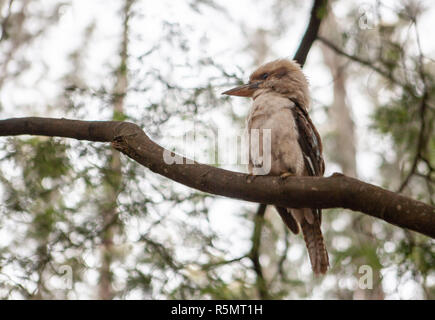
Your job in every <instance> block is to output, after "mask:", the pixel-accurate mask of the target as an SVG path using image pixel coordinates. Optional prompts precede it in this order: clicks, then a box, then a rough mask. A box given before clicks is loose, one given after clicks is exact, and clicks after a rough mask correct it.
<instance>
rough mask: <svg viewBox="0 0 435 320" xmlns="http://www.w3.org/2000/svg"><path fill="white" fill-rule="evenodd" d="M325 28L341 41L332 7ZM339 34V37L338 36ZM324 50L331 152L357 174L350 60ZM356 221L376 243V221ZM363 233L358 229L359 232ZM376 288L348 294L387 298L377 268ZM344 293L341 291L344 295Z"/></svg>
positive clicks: (343, 166) (345, 169)
mask: <svg viewBox="0 0 435 320" xmlns="http://www.w3.org/2000/svg"><path fill="white" fill-rule="evenodd" d="M322 28H323V30H322V32H323V33H324V34H328V39H332V40H333V41H334V42H335V43H340V35H341V32H340V27H339V25H338V23H337V18H336V16H335V15H334V12H333V10H331V9H330V10H328V16H327V18H326V19H325V21H324V24H323V25H322ZM334 36H335V39H334ZM320 47H321V50H322V54H323V58H324V61H325V65H326V66H327V67H328V69H329V70H330V72H331V75H332V78H333V94H334V98H333V103H332V105H331V106H330V108H329V121H330V123H331V127H332V128H331V130H332V131H333V141H332V143H331V145H332V146H333V148H331V154H330V155H329V156H330V157H331V158H332V160H333V161H334V162H335V163H337V164H338V165H340V167H341V169H342V171H343V173H344V174H345V175H348V176H352V177H355V178H357V177H358V174H357V167H356V152H357V151H356V150H357V148H356V144H357V141H356V138H355V124H354V122H353V119H352V108H351V106H350V105H349V100H348V99H347V90H346V83H347V80H348V76H349V74H348V70H347V68H346V67H347V60H346V59H345V58H344V57H342V56H339V55H337V54H335V53H334V52H332V51H331V50H329V48H327V47H326V46H325V45H323V44H322V45H321V46H320ZM352 220H353V223H352V225H355V223H358V227H359V228H361V229H362V231H363V234H364V236H363V237H365V239H364V241H366V242H368V243H371V245H373V246H376V245H377V243H376V240H375V239H376V238H375V237H374V236H373V233H372V223H369V222H367V220H366V219H364V217H358V216H355V215H352ZM360 234H361V233H358V236H359V235H360ZM373 284H374V286H373V289H372V290H369V289H360V288H357V289H356V290H355V292H354V293H353V296H351V297H348V298H354V299H362V300H383V299H384V293H383V290H382V285H381V275H380V270H377V269H376V270H373ZM342 294H343V293H339V295H342Z"/></svg>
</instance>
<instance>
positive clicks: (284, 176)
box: [279, 172, 295, 180]
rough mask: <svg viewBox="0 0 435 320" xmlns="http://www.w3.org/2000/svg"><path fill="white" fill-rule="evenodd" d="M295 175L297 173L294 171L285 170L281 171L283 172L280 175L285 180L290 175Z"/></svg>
mask: <svg viewBox="0 0 435 320" xmlns="http://www.w3.org/2000/svg"><path fill="white" fill-rule="evenodd" d="M294 176H295V174H294V173H292V172H284V173H281V174H280V175H279V178H280V179H281V180H285V179H287V178H288V177H294Z"/></svg>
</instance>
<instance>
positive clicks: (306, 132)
mask: <svg viewBox="0 0 435 320" xmlns="http://www.w3.org/2000/svg"><path fill="white" fill-rule="evenodd" d="M292 101H293V100H292ZM293 102H294V104H295V106H296V107H295V108H292V112H293V117H294V118H295V122H296V126H297V129H298V133H299V138H298V142H299V146H300V147H301V150H302V153H303V155H304V160H305V167H306V168H307V171H308V173H309V175H310V176H323V173H324V172H325V162H324V161H323V157H322V141H321V140H320V136H319V133H318V132H317V130H316V127H315V126H314V125H313V122H312V121H311V119H310V116H309V115H308V112H307V111H306V110H305V109H304V108H302V107H301V106H300V105H299V103H297V102H296V101H293Z"/></svg>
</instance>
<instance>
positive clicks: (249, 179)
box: [246, 173, 257, 183]
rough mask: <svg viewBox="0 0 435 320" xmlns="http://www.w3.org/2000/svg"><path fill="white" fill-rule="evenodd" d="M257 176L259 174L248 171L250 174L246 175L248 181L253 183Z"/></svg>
mask: <svg viewBox="0 0 435 320" xmlns="http://www.w3.org/2000/svg"><path fill="white" fill-rule="evenodd" d="M256 177H257V176H256V175H255V174H252V173H248V175H247V176H246V183H251V182H252V181H254V180H255V178H256Z"/></svg>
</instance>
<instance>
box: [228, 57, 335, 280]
mask: <svg viewBox="0 0 435 320" xmlns="http://www.w3.org/2000/svg"><path fill="white" fill-rule="evenodd" d="M222 94H225V95H232V96H240V97H249V98H252V99H253V102H252V106H251V109H250V112H249V114H248V116H247V119H246V122H247V134H248V144H250V146H248V150H250V151H249V164H248V171H249V174H250V175H254V177H255V175H258V173H257V174H254V173H255V171H256V169H257V168H260V167H261V168H269V170H268V172H263V173H260V174H267V175H270V176H279V177H280V178H281V179H286V178H287V177H289V176H323V174H324V172H325V162H324V160H323V156H322V142H321V138H320V135H319V133H318V132H317V130H316V127H315V126H314V124H313V122H312V121H311V118H310V116H309V114H308V110H309V108H310V94H309V85H308V81H307V78H306V77H305V75H304V73H303V72H302V69H301V67H300V65H299V64H298V63H297V62H296V61H292V60H289V59H277V60H274V61H271V62H268V63H265V64H263V65H262V66H260V67H259V68H258V69H257V70H255V71H254V72H253V73H252V74H251V75H250V77H249V82H248V83H247V84H244V85H240V86H237V87H235V88H233V89H230V90H228V91H225V92H223V93H222ZM255 130H257V132H258V131H259V132H260V137H258V135H257V137H254V136H253V132H254V131H255ZM264 130H269V132H270V134H269V135H270V156H269V158H270V165H269V166H265V163H264V162H265V161H266V160H265V159H266V158H267V157H266V155H265V154H263V153H262V150H266V149H262V148H261V147H260V151H259V152H257V153H255V152H252V147H253V144H254V140H255V139H254V138H256V139H257V140H258V139H260V144H261V141H263V143H264V141H266V140H261V132H265V131H264ZM257 172H258V170H257ZM275 208H276V210H277V211H278V213H279V215H280V216H281V218H282V220H283V222H284V223H285V225H286V226H287V227H288V228H289V229H290V230H291V231H292V232H293V233H294V234H298V233H299V232H300V230H302V234H303V237H304V240H305V243H306V246H307V250H308V255H309V259H310V262H311V267H312V270H313V272H314V274H316V275H318V274H325V273H326V271H327V269H328V267H329V258H328V252H327V250H326V246H325V242H324V239H323V235H322V231H321V228H320V226H321V222H322V212H321V209H316V208H283V207H279V206H275Z"/></svg>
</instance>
